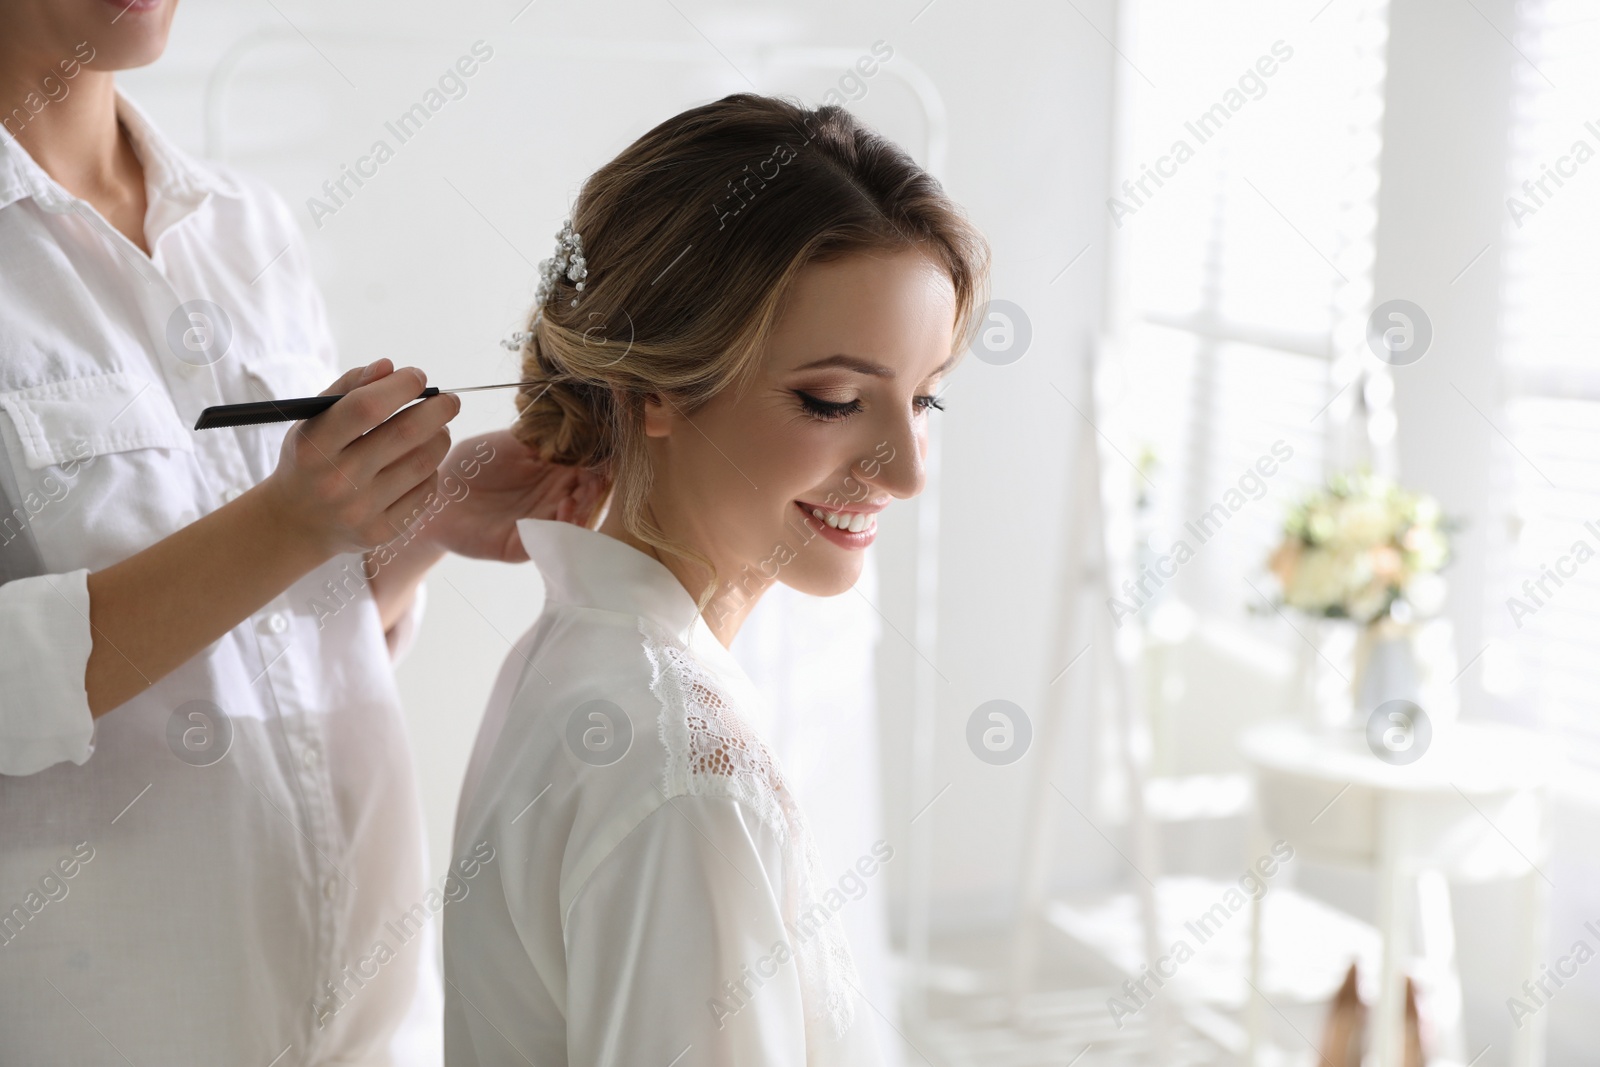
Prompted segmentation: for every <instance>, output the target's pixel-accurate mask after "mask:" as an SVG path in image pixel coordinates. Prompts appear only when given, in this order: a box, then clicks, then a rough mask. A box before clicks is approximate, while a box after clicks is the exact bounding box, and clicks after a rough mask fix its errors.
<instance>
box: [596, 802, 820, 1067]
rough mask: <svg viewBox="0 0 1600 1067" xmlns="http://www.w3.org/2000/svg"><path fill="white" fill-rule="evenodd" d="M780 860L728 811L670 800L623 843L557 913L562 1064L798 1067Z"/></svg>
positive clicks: (732, 806) (748, 815) (767, 836)
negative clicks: (563, 961) (560, 921)
mask: <svg viewBox="0 0 1600 1067" xmlns="http://www.w3.org/2000/svg"><path fill="white" fill-rule="evenodd" d="M780 857H781V851H780V846H779V843H778V841H777V839H776V838H775V837H774V836H773V834H772V833H771V831H770V830H769V829H768V828H767V827H766V825H765V824H764V823H762V821H761V820H760V819H758V818H757V817H756V816H755V815H754V814H753V813H752V812H751V811H750V809H748V808H747V807H745V806H743V805H742V804H740V803H739V802H737V801H735V800H732V799H730V798H727V797H712V796H679V797H674V798H672V799H671V800H670V801H668V802H667V803H665V804H663V805H662V806H661V807H660V808H658V809H656V811H655V812H654V813H652V814H651V815H650V816H649V817H648V818H646V819H645V820H644V821H643V822H642V823H640V824H639V825H638V826H637V827H636V828H635V829H634V830H633V831H632V833H630V834H629V835H628V837H626V838H625V839H623V840H622V841H621V842H620V843H619V844H618V845H617V847H616V848H615V849H614V850H613V851H612V852H611V853H610V854H609V855H608V856H607V857H606V859H605V860H604V861H603V862H602V863H601V864H600V865H599V866H598V867H597V868H595V871H594V873H593V874H592V875H591V876H590V877H589V879H588V881H587V882H586V883H585V885H584V887H583V889H582V890H581V891H580V892H579V894H578V896H577V897H576V898H575V899H574V900H573V903H572V906H571V908H570V909H569V911H568V917H567V923H566V930H565V938H566V956H567V990H566V994H567V1054H568V1060H569V1062H571V1063H585V1064H597V1065H613V1064H614V1065H624V1064H627V1065H632V1064H641V1063H662V1064H665V1063H671V1062H673V1061H674V1059H675V1058H676V1057H679V1056H681V1055H682V1054H683V1053H684V1052H685V1050H686V1049H687V1048H688V1047H690V1046H692V1047H693V1050H694V1051H693V1053H692V1054H691V1055H690V1056H688V1057H685V1062H691V1063H695V1064H703V1065H706V1067H735V1065H749V1064H761V1065H762V1067H803V1065H804V1064H805V1062H806V1037H805V1016H804V1008H803V1004H802V1000H801V993H800V981H799V977H798V974H797V970H796V966H797V965H796V961H795V959H794V957H793V955H792V946H791V940H790V937H789V934H788V932H787V931H786V930H785V929H784V925H783V919H782V914H781V911H780V905H779V886H780V885H781V884H782V867H781V862H782V861H781V858H780Z"/></svg>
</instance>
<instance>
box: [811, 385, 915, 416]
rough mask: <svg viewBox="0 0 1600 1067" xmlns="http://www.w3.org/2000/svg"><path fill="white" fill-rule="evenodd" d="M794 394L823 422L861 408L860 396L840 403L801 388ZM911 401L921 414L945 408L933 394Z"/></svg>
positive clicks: (851, 413)
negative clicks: (929, 410)
mask: <svg viewBox="0 0 1600 1067" xmlns="http://www.w3.org/2000/svg"><path fill="white" fill-rule="evenodd" d="M794 395H795V396H797V397H799V398H800V405H801V407H803V408H805V409H806V414H808V415H810V416H811V417H812V418H814V419H818V420H820V421H822V422H837V421H838V420H840V419H846V418H849V417H850V416H851V415H854V414H856V413H857V412H858V411H860V410H861V400H860V399H859V398H857V399H855V400H847V401H844V402H843V403H840V402H837V401H832V400H823V399H822V398H820V397H815V396H812V395H811V394H810V393H807V392H802V391H801V390H799V389H796V390H795V391H794ZM911 402H912V404H913V405H915V406H916V408H917V413H918V414H919V415H920V414H922V413H923V412H925V411H927V410H928V409H930V408H932V409H933V410H935V411H943V410H944V402H943V401H941V400H940V399H939V398H938V397H936V396H932V395H925V396H915V397H912V398H911Z"/></svg>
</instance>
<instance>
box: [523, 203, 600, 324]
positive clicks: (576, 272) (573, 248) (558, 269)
mask: <svg viewBox="0 0 1600 1067" xmlns="http://www.w3.org/2000/svg"><path fill="white" fill-rule="evenodd" d="M539 274H540V278H539V287H538V288H537V289H535V290H534V293H533V302H534V305H535V306H536V307H541V308H542V307H544V302H545V301H546V300H547V299H548V298H549V296H550V294H551V293H553V292H555V290H556V286H557V285H559V284H560V281H561V275H563V274H565V275H566V276H567V280H568V281H571V282H572V283H574V287H575V288H576V289H577V290H578V291H579V292H580V293H581V292H583V279H584V278H586V277H588V275H589V267H588V263H587V261H586V260H585V259H584V258H583V237H582V235H580V234H579V233H578V232H577V231H576V230H574V229H573V228H572V220H571V219H568V220H567V221H566V222H563V223H562V224H561V232H560V233H558V234H556V254H555V255H554V256H552V257H550V258H549V259H547V260H544V261H543V262H541V263H540V264H539ZM572 306H573V307H577V306H578V298H577V297H573V298H572Z"/></svg>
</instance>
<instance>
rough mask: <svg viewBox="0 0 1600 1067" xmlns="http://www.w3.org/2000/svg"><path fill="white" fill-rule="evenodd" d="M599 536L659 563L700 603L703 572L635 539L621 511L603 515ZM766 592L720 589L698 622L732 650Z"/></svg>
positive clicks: (763, 590)
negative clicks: (729, 592)
mask: <svg viewBox="0 0 1600 1067" xmlns="http://www.w3.org/2000/svg"><path fill="white" fill-rule="evenodd" d="M599 532H600V533H603V534H605V535H606V536H607V537H614V538H616V539H617V540H618V541H621V542H622V543H623V544H625V545H631V546H632V547H634V548H636V549H638V550H639V551H640V552H643V553H644V554H645V555H647V556H649V557H650V558H651V559H653V560H655V561H656V562H658V563H660V564H661V565H662V566H663V567H665V568H667V570H669V571H671V572H672V575H673V577H674V578H677V579H678V584H680V585H682V586H683V588H684V589H685V590H686V591H687V592H688V594H689V596H690V597H691V598H693V599H694V600H696V601H698V600H699V599H700V594H701V593H702V592H703V591H704V590H705V587H706V582H707V581H709V576H708V575H707V574H706V571H705V568H704V567H701V566H700V565H699V564H697V563H695V562H694V561H693V560H686V559H682V558H680V557H678V556H674V555H672V554H671V553H668V552H661V551H659V550H658V549H657V548H656V547H655V546H654V545H652V544H649V543H648V542H645V541H641V540H640V539H639V538H637V537H635V536H634V535H633V534H632V533H630V532H629V531H628V529H627V528H626V526H624V525H623V521H622V511H621V509H620V508H617V507H612V508H609V509H608V510H607V511H606V517H605V520H604V521H603V522H601V524H600V527H599ZM765 591H766V585H763V586H762V587H761V588H760V589H758V590H756V591H755V592H754V593H752V594H748V595H744V594H741V595H740V596H738V597H730V596H724V595H723V594H722V590H720V589H719V590H718V591H717V593H716V594H715V595H713V596H712V598H711V602H710V603H709V604H707V605H706V608H705V610H704V611H702V612H701V613H700V615H701V618H703V619H705V622H706V627H707V628H708V629H709V630H710V631H711V632H712V634H714V635H715V636H716V639H717V640H718V641H720V642H721V643H722V647H723V648H731V647H732V646H733V639H734V638H735V637H736V636H738V633H739V628H740V627H742V626H743V625H744V621H745V619H747V618H749V617H750V612H751V611H752V610H753V609H754V608H755V606H756V602H757V601H759V600H760V599H761V594H762V593H764V592H765Z"/></svg>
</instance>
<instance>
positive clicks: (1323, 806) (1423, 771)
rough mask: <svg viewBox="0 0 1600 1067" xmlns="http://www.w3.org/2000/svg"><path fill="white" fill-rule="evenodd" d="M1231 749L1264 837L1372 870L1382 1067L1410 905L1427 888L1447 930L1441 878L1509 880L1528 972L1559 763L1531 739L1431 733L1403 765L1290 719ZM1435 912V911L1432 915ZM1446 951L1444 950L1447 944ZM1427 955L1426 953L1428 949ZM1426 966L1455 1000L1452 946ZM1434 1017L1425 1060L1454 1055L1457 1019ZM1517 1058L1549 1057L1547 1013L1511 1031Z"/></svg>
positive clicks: (1395, 1064) (1462, 729)
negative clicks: (1436, 1023)
mask: <svg viewBox="0 0 1600 1067" xmlns="http://www.w3.org/2000/svg"><path fill="white" fill-rule="evenodd" d="M1239 744H1240V749H1241V751H1242V752H1243V754H1244V756H1245V759H1246V760H1247V761H1248V762H1249V763H1250V765H1251V768H1252V771H1253V773H1254V776H1255V781H1256V798H1257V808H1258V811H1259V829H1260V831H1261V832H1262V833H1263V834H1264V835H1265V836H1266V838H1267V839H1270V840H1278V839H1282V840H1286V841H1288V842H1289V843H1290V844H1291V845H1292V846H1293V847H1294V850H1295V856H1296V858H1299V859H1306V860H1311V861H1314V862H1319V863H1329V864H1335V865H1339V866H1345V867H1355V868H1360V869H1365V870H1370V871H1372V872H1373V873H1374V874H1375V876H1376V879H1377V886H1378V893H1379V901H1378V905H1379V906H1378V920H1379V932H1380V934H1381V936H1382V940H1383V965H1382V973H1381V975H1380V979H1379V980H1380V987H1379V988H1380V989H1381V991H1382V992H1381V995H1380V997H1379V1001H1378V1004H1377V1005H1376V1008H1375V1010H1374V1012H1373V1015H1372V1019H1373V1023H1374V1027H1373V1038H1372V1040H1373V1044H1372V1046H1371V1048H1372V1051H1373V1052H1374V1053H1375V1062H1376V1063H1377V1065H1378V1067H1400V1065H1401V1063H1402V1051H1403V1041H1404V1036H1405V1031H1404V1026H1405V1017H1404V1010H1405V969H1404V960H1405V959H1406V957H1407V955H1408V954H1409V952H1410V946H1411V937H1410V920H1411V906H1412V903H1413V901H1414V900H1415V899H1416V898H1415V893H1416V892H1417V890H1418V887H1419V880H1420V882H1421V884H1422V886H1423V887H1426V886H1427V885H1428V884H1429V882H1430V880H1432V883H1433V884H1435V885H1437V886H1438V887H1439V891H1438V892H1432V893H1428V894H1427V897H1426V906H1427V907H1428V908H1429V909H1430V911H1429V912H1427V913H1426V914H1428V915H1431V916H1433V917H1434V918H1435V919H1436V920H1437V922H1435V923H1432V924H1431V925H1433V926H1435V928H1440V924H1442V929H1444V930H1446V931H1448V930H1449V928H1450V916H1449V894H1448V891H1447V890H1446V889H1445V888H1444V887H1445V884H1446V883H1445V882H1444V879H1450V880H1454V881H1487V880H1492V879H1518V880H1520V881H1521V882H1522V884H1523V890H1524V894H1525V895H1524V898H1523V907H1521V908H1519V909H1518V910H1519V912H1520V913H1521V914H1520V915H1519V916H1517V919H1518V920H1520V921H1519V922H1518V925H1519V926H1520V930H1519V931H1518V933H1519V935H1520V936H1519V950H1520V951H1519V958H1518V960H1517V966H1518V970H1519V972H1521V973H1524V974H1527V973H1532V972H1533V970H1534V968H1535V967H1536V965H1537V963H1538V960H1539V958H1540V955H1541V953H1542V950H1543V948H1544V943H1545V921H1546V916H1545V913H1546V906H1547V891H1548V882H1547V879H1546V873H1547V872H1546V871H1543V870H1541V869H1540V868H1542V867H1543V866H1544V863H1545V857H1546V855H1547V854H1548V849H1547V832H1546V826H1547V822H1548V820H1547V816H1546V786H1547V784H1548V783H1549V782H1550V781H1551V780H1552V778H1553V776H1554V770H1555V766H1556V763H1557V760H1558V758H1559V757H1558V754H1557V753H1556V752H1555V751H1554V749H1553V746H1551V745H1550V744H1549V743H1548V742H1546V741H1544V740H1543V739H1542V738H1540V737H1538V736H1537V735H1535V734H1532V733H1529V732H1528V731H1525V730H1514V729H1510V728H1506V727H1500V726H1489V725H1476V724H1474V725H1462V724H1449V725H1443V726H1435V732H1434V737H1433V740H1432V743H1431V745H1430V746H1429V747H1428V748H1427V749H1426V750H1425V752H1424V754H1423V755H1422V756H1421V758H1419V759H1417V760H1416V761H1415V762H1413V763H1410V764H1406V765H1394V764H1390V763H1386V762H1384V761H1382V760H1380V759H1378V758H1377V757H1376V756H1375V755H1374V754H1373V753H1372V751H1371V749H1370V748H1369V747H1368V745H1367V739H1366V736H1365V734H1364V733H1361V734H1357V733H1354V732H1350V733H1343V732H1322V731H1318V730H1316V729H1314V728H1308V727H1305V726H1302V725H1299V724H1292V725H1291V724H1269V725H1265V726H1260V727H1257V728H1255V729H1252V730H1249V731H1247V732H1246V733H1245V734H1244V735H1243V736H1242V737H1241V738H1240V742H1239ZM1440 908H1442V909H1443V911H1444V914H1443V915H1442V916H1439V915H1437V909H1440ZM1260 931H1261V924H1260V905H1259V904H1255V905H1254V910H1253V912H1252V916H1251V951H1250V967H1251V982H1252V983H1253V984H1254V985H1255V986H1256V988H1257V989H1259V988H1260V959H1261V951H1260V936H1261V933H1260ZM1447 944H1448V942H1447ZM1429 949H1430V951H1432V950H1433V946H1432V945H1430V946H1429ZM1446 951H1447V954H1448V956H1449V957H1450V958H1447V959H1443V960H1435V961H1433V962H1434V963H1435V964H1437V965H1438V972H1437V973H1439V974H1442V975H1446V976H1448V978H1447V984H1453V986H1451V987H1450V988H1446V989H1445V990H1444V994H1445V995H1444V996H1442V997H1441V998H1439V999H1440V1000H1442V1001H1445V1002H1450V1001H1451V1000H1453V1002H1454V1003H1455V1004H1456V1005H1459V1004H1460V984H1459V982H1460V979H1459V977H1458V976H1457V974H1456V970H1455V963H1454V958H1453V956H1454V953H1453V946H1452V947H1449V948H1447V950H1446ZM1455 1015H1456V1017H1455V1018H1454V1019H1441V1020H1440V1023H1441V1035H1440V1036H1441V1040H1440V1041H1439V1042H1438V1044H1439V1045H1440V1046H1441V1047H1440V1048H1435V1049H1430V1050H1427V1051H1429V1052H1430V1054H1439V1053H1444V1058H1448V1059H1455V1060H1458V1061H1459V1060H1462V1059H1464V1058H1465V1057H1464V1056H1463V1052H1464V1050H1463V1049H1462V1047H1461V1046H1462V1044H1463V1039H1462V1036H1461V1025H1460V1017H1459V1010H1457V1012H1456V1013H1455ZM1260 1028H1261V1013H1260V1007H1259V998H1258V997H1252V999H1251V1012H1250V1062H1251V1063H1252V1064H1254V1063H1255V1062H1256V1059H1255V1055H1256V1049H1257V1047H1258V1044H1259V1040H1260ZM1513 1040H1514V1046H1513V1049H1512V1062H1513V1064H1515V1065H1516V1067H1540V1065H1541V1064H1542V1063H1543V1061H1544V1013H1543V1012H1540V1013H1538V1014H1536V1015H1534V1016H1533V1017H1531V1018H1530V1019H1528V1020H1527V1021H1526V1024H1525V1025H1524V1026H1523V1027H1522V1028H1521V1029H1519V1030H1517V1031H1516V1032H1515V1036H1514V1039H1513Z"/></svg>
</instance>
